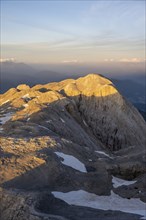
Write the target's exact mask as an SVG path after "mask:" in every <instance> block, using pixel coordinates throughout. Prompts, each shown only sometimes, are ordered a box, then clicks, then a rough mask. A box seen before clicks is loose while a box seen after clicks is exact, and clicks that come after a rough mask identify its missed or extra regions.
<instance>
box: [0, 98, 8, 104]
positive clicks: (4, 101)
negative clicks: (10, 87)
mask: <svg viewBox="0 0 146 220" xmlns="http://www.w3.org/2000/svg"><path fill="white" fill-rule="evenodd" d="M9 101H10V100H9V99H8V100H6V101H4V102H2V104H1V105H4V104H6V103H7V102H9Z"/></svg>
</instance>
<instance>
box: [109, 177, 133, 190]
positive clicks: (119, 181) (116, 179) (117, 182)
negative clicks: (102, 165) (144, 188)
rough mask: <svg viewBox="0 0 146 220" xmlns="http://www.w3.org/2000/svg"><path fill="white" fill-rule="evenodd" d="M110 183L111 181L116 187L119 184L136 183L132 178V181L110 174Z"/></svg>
mask: <svg viewBox="0 0 146 220" xmlns="http://www.w3.org/2000/svg"><path fill="white" fill-rule="evenodd" d="M112 183H113V187H114V188H118V187H119V186H129V185H131V184H134V183H136V181H135V180H132V181H128V180H123V179H120V178H118V177H114V176H112Z"/></svg>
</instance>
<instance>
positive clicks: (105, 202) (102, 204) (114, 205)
mask: <svg viewBox="0 0 146 220" xmlns="http://www.w3.org/2000/svg"><path fill="white" fill-rule="evenodd" d="M52 194H53V195H54V196H55V197H56V198H59V199H62V200H63V201H65V202H67V203H68V204H70V205H77V206H85V207H90V208H94V209H101V210H112V211H121V212H125V213H132V214H137V215H141V216H142V218H143V219H146V211H145V210H146V204H145V203H144V202H142V201H140V199H138V198H132V199H126V198H122V197H120V196H119V195H117V194H115V193H114V192H113V191H111V195H110V196H98V195H96V194H93V193H89V192H86V191H84V190H78V191H71V192H67V193H63V192H52Z"/></svg>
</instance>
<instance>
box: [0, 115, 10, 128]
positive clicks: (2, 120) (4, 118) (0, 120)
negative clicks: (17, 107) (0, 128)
mask: <svg viewBox="0 0 146 220" xmlns="http://www.w3.org/2000/svg"><path fill="white" fill-rule="evenodd" d="M12 115H13V114H12V112H9V113H6V114H4V115H3V116H2V117H0V123H1V124H2V125H3V124H5V123H6V122H7V121H9V120H10V119H11V118H12Z"/></svg>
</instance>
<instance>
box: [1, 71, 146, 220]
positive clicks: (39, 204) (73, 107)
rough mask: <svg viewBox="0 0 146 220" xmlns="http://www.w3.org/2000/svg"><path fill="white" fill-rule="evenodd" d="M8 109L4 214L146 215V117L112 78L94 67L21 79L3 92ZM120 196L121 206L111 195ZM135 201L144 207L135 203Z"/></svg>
mask: <svg viewBox="0 0 146 220" xmlns="http://www.w3.org/2000/svg"><path fill="white" fill-rule="evenodd" d="M0 114H1V119H0V122H1V129H0V135H1V146H0V186H1V188H0V208H1V209H0V218H1V219H2V220H5V219H7V220H8V219H15V220H19V219H24V220H25V219H34V220H35V219H36V220H39V219H40V220H41V219H44V218H45V219H50V218H52V219H59V220H61V219H74V220H81V219H83V218H84V219H87V220H89V219H96V220H97V219H106V218H107V216H110V217H109V218H107V219H113V218H116V219H120V218H121V220H124V219H132V220H133V219H139V215H141V216H143V214H142V213H139V212H138V210H143V206H144V202H145V193H146V192H145V184H144V182H145V181H144V179H145V172H146V169H145V162H146V157H145V133H146V124H145V121H144V120H143V118H142V117H141V115H140V114H139V112H138V111H137V110H136V109H135V108H134V107H133V106H132V105H131V104H130V103H128V102H127V101H126V100H125V99H124V97H122V96H121V94H120V93H119V92H118V90H117V89H116V88H115V86H114V85H113V84H112V82H111V81H109V80H108V79H106V78H104V77H102V76H100V75H97V74H89V75H87V76H86V77H82V78H79V79H77V80H73V79H67V80H64V81H61V82H58V83H49V84H46V85H36V86H34V87H32V88H30V87H29V86H27V85H19V86H18V87H17V88H12V89H10V90H8V91H7V92H6V93H5V94H2V95H1V108H0ZM117 177H118V178H119V177H120V179H118V178H117ZM116 178H117V179H116ZM127 180H128V181H127ZM125 184H126V185H125ZM59 192H60V193H59ZM58 193H59V194H58ZM62 193H71V195H72V194H73V193H74V194H73V195H72V196H69V197H68V198H74V196H75V197H76V195H78V198H82V195H83V198H90V199H89V200H90V201H92V204H94V201H96V200H97V201H96V205H93V206H89V203H90V202H89V201H88V199H87V201H88V203H87V201H85V203H84V204H82V203H80V202H79V203H77V202H76V201H77V200H76V199H75V200H72V201H69V200H68V198H66V197H65V195H67V194H62ZM89 194H90V195H89ZM69 195H70V194H69ZM57 196H58V197H57ZM98 196H101V197H98ZM104 196H107V197H104ZM117 196H119V197H118V202H119V206H117V207H115V206H114V204H113V205H112V206H111V207H107V210H111V211H106V210H105V209H104V208H103V207H104V204H105V201H106V200H107V201H108V199H110V198H111V200H113V201H114V200H115V198H116V199H117ZM123 198H124V199H125V200H123ZM137 198H139V199H140V200H141V201H140V200H135V199H137ZM129 199H132V200H129ZM133 199H134V200H133ZM78 201H79V199H78ZM81 201H82V202H83V199H81ZM98 201H101V202H102V201H103V204H100V205H99V206H97V204H98ZM135 201H136V203H135ZM139 201H140V202H139ZM129 202H130V207H136V206H137V207H138V208H137V209H136V208H135V209H133V210H130V208H129V210H130V211H128V209H127V208H126V207H127V204H129ZM131 202H132V203H131ZM1 204H3V205H1ZM120 204H125V207H124V206H122V205H121V206H120ZM135 204H136V206H135ZM73 205H74V206H73ZM80 205H81V206H82V205H83V206H85V208H83V207H81V206H80ZM107 205H108V204H107ZM10 207H11V208H10ZM50 207H51V208H50ZM87 207H88V208H87ZM121 207H122V208H123V209H122V210H121ZM93 208H94V209H93ZM97 209H98V210H97ZM99 210H100V211H99ZM120 211H123V213H124V214H121V212H120ZM64 213H65V214H64ZM75 213H76V214H75ZM83 213H84V214H83ZM119 213H120V214H119ZM128 213H133V214H128ZM119 216H122V217H120V218H119Z"/></svg>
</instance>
